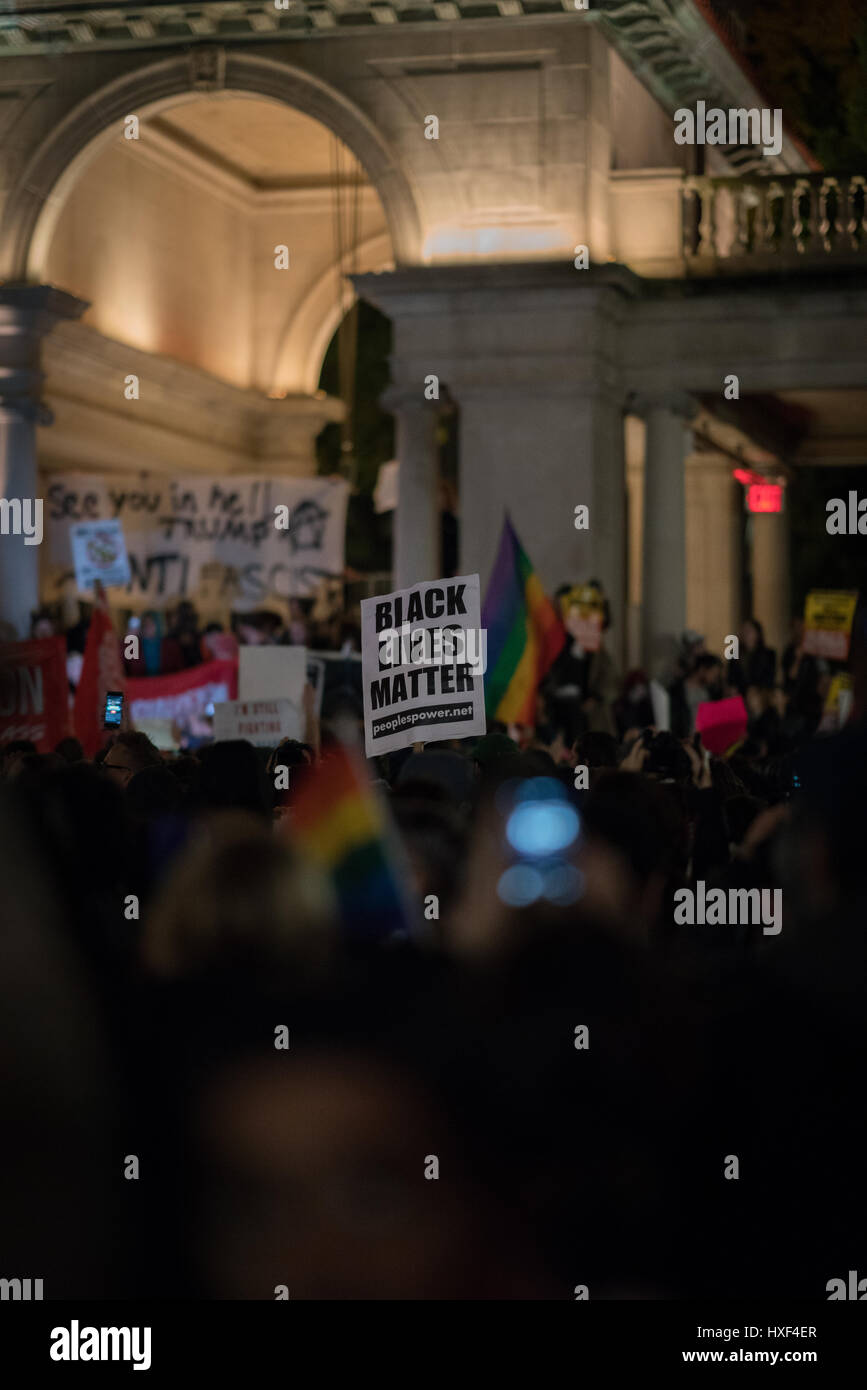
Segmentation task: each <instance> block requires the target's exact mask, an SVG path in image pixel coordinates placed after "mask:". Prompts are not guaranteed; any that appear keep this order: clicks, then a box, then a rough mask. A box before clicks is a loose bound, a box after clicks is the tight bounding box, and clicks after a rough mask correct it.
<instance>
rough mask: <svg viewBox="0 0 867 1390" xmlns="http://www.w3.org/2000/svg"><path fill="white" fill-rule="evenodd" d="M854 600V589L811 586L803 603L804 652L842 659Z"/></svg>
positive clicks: (847, 639)
mask: <svg viewBox="0 0 867 1390" xmlns="http://www.w3.org/2000/svg"><path fill="white" fill-rule="evenodd" d="M857 604H858V591H857V590H854V591H852V590H846V589H813V590H812V591H811V592H810V593H809V594H808V595H807V601H806V603H805V605H804V645H803V650H804V653H805V654H806V655H807V656H824V657H827V658H829V659H830V660H832V661H845V660H846V659H847V657H848V655H849V638H850V636H851V633H852V619H853V618H854V616H855V609H856V607H857Z"/></svg>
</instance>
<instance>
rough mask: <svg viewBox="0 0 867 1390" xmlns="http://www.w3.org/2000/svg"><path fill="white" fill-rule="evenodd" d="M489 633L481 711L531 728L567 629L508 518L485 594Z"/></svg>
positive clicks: (484, 611)
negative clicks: (541, 690)
mask: <svg viewBox="0 0 867 1390" xmlns="http://www.w3.org/2000/svg"><path fill="white" fill-rule="evenodd" d="M482 627H484V628H487V633H488V669H487V673H486V675H485V708H486V709H487V712H488V717H489V718H491V719H501V720H502V721H503V723H505V724H533V723H535V718H536V690H537V688H538V685H539V682H540V681H541V679H542V677H543V676H544V675H545V672H546V671H547V670H549V668H550V666H551V665H552V663H553V662H554V660H555V658H556V657H557V655H558V653H559V652H560V651H561V650H562V648H563V644H564V643H565V641H566V631H565V628H564V627H563V624H562V622H561V621H560V617H559V615H558V613H557V610H556V608H555V607H554V605H553V603H552V602H551V600H550V599H549V598H548V596H547V595H546V593H545V591H544V590H543V588H542V585H541V583H540V581H539V576H538V575H537V574H536V571H535V570H534V569H533V566H532V565H531V564H530V561H529V559H528V558H527V553H526V551H525V550H524V548H523V546H522V545H521V542H520V541H519V540H518V537H517V536H516V535H515V530H514V527H513V526H512V523H511V521H510V519H509V517H508V514H507V515H506V518H505V520H504V522H503V534H502V536H501V537H500V548H499V550H498V552H497V559H496V563H495V564H494V570H493V573H492V575H491V579H490V582H489V584H488V591H487V593H486V594H485V603H484V607H483V609H482Z"/></svg>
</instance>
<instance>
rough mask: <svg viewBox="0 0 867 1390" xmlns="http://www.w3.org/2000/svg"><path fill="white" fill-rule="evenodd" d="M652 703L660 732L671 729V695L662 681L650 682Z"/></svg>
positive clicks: (654, 718)
mask: <svg viewBox="0 0 867 1390" xmlns="http://www.w3.org/2000/svg"><path fill="white" fill-rule="evenodd" d="M650 704H651V708H652V709H653V724H654V727H655V728H656V729H658V730H659V731H660V732H664V733H669V732H670V731H671V696H670V695H669V693H668V691H667V690H666V688H665V686H664V685H662V684H661V682H660V681H657V680H652V681H651V682H650Z"/></svg>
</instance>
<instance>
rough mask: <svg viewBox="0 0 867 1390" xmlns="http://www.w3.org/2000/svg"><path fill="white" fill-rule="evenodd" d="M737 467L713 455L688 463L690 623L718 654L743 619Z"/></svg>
mask: <svg viewBox="0 0 867 1390" xmlns="http://www.w3.org/2000/svg"><path fill="white" fill-rule="evenodd" d="M732 466H733V465H732V460H731V458H730V457H729V455H727V454H722V453H717V452H716V451H713V450H708V451H707V452H704V453H697V452H696V453H692V454H690V456H689V458H688V459H687V463H686V621H687V626H688V627H691V628H694V629H695V631H696V632H702V633H704V635H705V637H706V639H707V648H708V651H711V652H716V653H718V654H719V655H722V652H723V640H724V638H725V637H727V636H728V635H729V634H730V633H736V632H737V631H738V627H739V625H740V619H741V552H740V535H741V522H742V516H743V505H744V502H743V489H742V488H741V485H740V483H738V482H736V480H735V479H734V478H733V477H732Z"/></svg>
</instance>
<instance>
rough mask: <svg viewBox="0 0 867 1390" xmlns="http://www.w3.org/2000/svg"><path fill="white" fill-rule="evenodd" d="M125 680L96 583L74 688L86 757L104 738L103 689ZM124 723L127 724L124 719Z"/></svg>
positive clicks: (102, 595) (118, 686) (120, 685)
mask: <svg viewBox="0 0 867 1390" xmlns="http://www.w3.org/2000/svg"><path fill="white" fill-rule="evenodd" d="M124 682H125V678H124V673H123V662H122V661H121V657H120V639H119V637H118V635H117V633H116V632H115V630H114V624H113V622H112V621H111V614H110V613H109V611H108V601H107V600H106V597H105V590H104V589H103V588H102V586H101V585H97V586H96V604H95V605H94V609H93V614H92V616H91V619H90V627H89V628H88V630H87V641H86V642H85V644H84V663H83V665H82V667H81V679H80V680H79V682H78V689H77V690H76V692H75V732H76V735H77V736H78V738H80V739H81V743H82V746H83V748H84V752H85V755H86V756H87V757H88V758H92V757H93V755H94V753H96V752H97V750H98V749H99V748H101V747H102V745H103V744H104V742H105V740H106V738H107V734H106V732H105V729H104V728H103V722H102V721H103V712H104V708H105V694H106V691H107V690H121V691H122V690H123V688H124ZM124 727H127V725H126V721H124Z"/></svg>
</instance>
